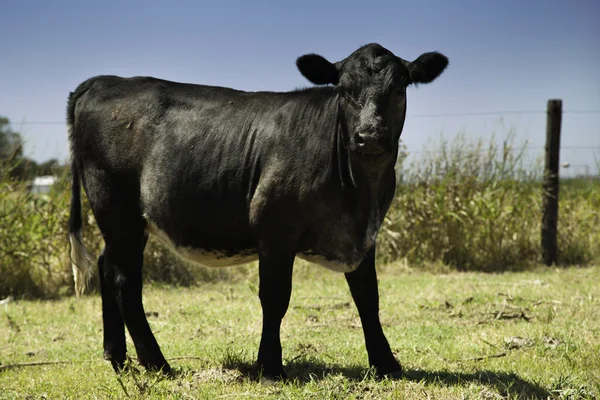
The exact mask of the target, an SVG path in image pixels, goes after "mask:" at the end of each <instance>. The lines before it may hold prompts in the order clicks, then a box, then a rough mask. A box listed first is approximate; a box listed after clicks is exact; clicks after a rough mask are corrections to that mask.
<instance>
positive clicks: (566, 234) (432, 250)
mask: <svg viewBox="0 0 600 400" xmlns="http://www.w3.org/2000/svg"><path fill="white" fill-rule="evenodd" d="M8 170H9V168H7V167H6V166H3V168H0V296H7V295H13V296H18V297H50V296H57V295H61V294H71V293H72V277H71V272H70V261H69V255H68V253H69V244H68V240H67V238H68V232H67V229H68V228H67V227H68V217H69V215H68V213H69V203H70V176H69V175H68V174H67V173H62V174H61V175H60V176H59V180H58V183H57V184H55V185H54V187H53V189H52V191H51V192H50V193H49V194H47V195H34V194H31V193H29V192H28V191H27V190H26V186H25V184H24V183H22V182H15V181H13V180H11V178H10V175H9V174H8V173H7V171H8ZM2 171H3V172H2ZM541 175H542V174H541V165H540V164H539V163H535V162H533V163H532V162H531V161H530V160H529V159H528V158H527V157H526V153H525V152H524V150H523V148H522V146H521V145H517V144H516V143H515V141H514V137H513V136H509V137H508V139H507V140H504V141H502V142H498V141H497V140H495V139H494V138H491V139H489V140H485V141H484V140H474V141H473V140H468V139H466V138H465V137H464V136H459V137H457V138H456V139H455V140H453V141H452V142H447V141H444V140H442V141H441V142H440V144H439V145H437V147H436V148H435V149H434V151H429V152H424V153H423V155H422V156H421V157H419V158H418V159H416V160H415V161H414V162H412V163H408V161H407V158H405V157H401V158H400V159H399V164H398V177H399V182H398V187H397V190H396V197H395V199H394V202H393V204H392V206H391V209H390V211H389V213H388V215H387V217H386V219H385V221H384V224H383V227H382V229H381V232H380V236H379V246H378V253H379V254H378V256H379V259H380V260H381V261H383V262H388V263H392V262H396V261H398V260H403V261H405V262H407V263H408V264H410V265H412V266H415V267H420V266H434V267H436V268H439V267H443V269H445V270H447V269H457V270H478V271H489V272H492V271H493V272H497V271H505V270H513V269H522V268H527V267H528V266H531V265H535V264H538V263H540V262H541V256H540V255H541V250H540V241H541V239H540V231H541V220H542V210H541V201H542V199H541V197H542V196H541V194H542V186H541V179H540V178H541ZM82 200H83V210H84V214H85V215H84V218H83V222H84V227H83V232H84V242H85V244H86V246H87V247H88V249H90V251H91V252H92V253H93V254H94V255H96V256H97V255H98V254H99V253H100V251H101V248H102V246H103V243H102V239H101V235H100V232H99V231H98V228H97V226H96V224H95V220H94V217H93V214H92V212H91V211H90V209H89V206H88V204H87V199H86V197H85V196H82ZM599 210H600V179H591V178H590V179H588V180H583V179H580V180H563V181H562V183H561V190H560V211H559V229H558V232H559V237H558V243H559V262H560V263H561V264H564V265H572V264H586V263H592V262H598V261H600V229H599V228H598V227H599V226H600V214H599ZM144 257H145V259H144V263H145V265H144V277H145V279H146V281H155V282H165V283H168V284H175V285H193V284H196V283H199V282H206V281H216V280H224V279H225V280H231V279H237V278H242V277H243V275H244V274H246V273H247V271H248V270H247V269H239V268H230V269H210V268H203V267H199V266H193V267H192V266H190V265H189V264H187V263H186V262H184V261H183V260H181V259H180V258H178V257H177V256H175V255H173V253H171V252H170V251H169V250H168V249H166V248H165V247H164V246H162V245H161V244H160V243H159V242H157V241H155V240H154V239H152V238H151V239H150V241H149V242H148V245H147V247H146V251H145V254H144ZM94 282H97V279H96V280H95V281H94ZM96 287H97V285H96Z"/></svg>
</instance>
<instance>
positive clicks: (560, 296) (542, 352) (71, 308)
mask: <svg viewBox="0 0 600 400" xmlns="http://www.w3.org/2000/svg"><path fill="white" fill-rule="evenodd" d="M244 274H245V276H246V278H245V280H241V281H239V282H236V283H224V282H220V283H208V284H202V285H200V286H199V287H191V288H173V287H169V286H167V287H165V286H161V287H159V286H156V285H155V286H150V285H149V286H147V287H146V288H145V297H144V301H145V306H146V311H147V312H149V313H151V316H150V317H149V321H150V325H151V326H152V328H153V330H154V332H155V334H156V337H157V339H158V341H159V343H160V344H161V347H162V349H163V352H164V354H165V356H166V357H167V358H168V359H170V360H171V361H170V362H171V365H172V366H173V367H175V369H176V371H177V374H176V376H175V377H174V378H170V379H165V378H163V377H162V376H161V375H157V374H147V373H145V372H143V371H142V370H139V371H138V372H135V370H134V371H132V372H130V373H128V374H125V375H123V376H122V377H120V378H118V377H117V375H115V374H114V373H113V371H112V369H111V367H110V365H109V364H108V363H107V362H105V361H103V360H102V324H101V309H100V306H101V302H100V298H99V297H98V295H97V294H94V295H89V296H85V297H83V298H80V299H75V298H72V297H71V298H63V299H60V300H54V301H13V302H10V303H8V304H6V305H4V306H0V308H1V310H0V313H1V314H2V315H0V362H2V365H3V366H4V368H3V370H1V371H0V398H42V397H43V398H46V397H47V398H124V397H127V396H130V397H132V398H147V397H151V398H186V399H187V398H199V399H215V398H274V399H275V398H277V399H279V398H306V399H322V398H335V399H348V398H361V399H362V398H373V399H379V398H407V399H411V398H414V399H421V398H438V399H450V398H452V399H453V398H547V397H550V398H596V397H598V396H600V339H599V338H600V285H599V284H598V282H600V267H588V268H568V269H554V268H553V269H546V268H539V269H534V270H532V271H529V272H507V273H503V274H483V273H472V272H470V273H450V274H441V275H432V274H427V273H423V272H415V271H414V270H410V269H407V268H402V267H399V266H396V267H394V266H389V267H386V268H384V269H383V271H382V272H381V273H380V293H381V319H382V323H383V325H384V330H385V331H386V334H387V336H388V339H389V341H390V344H391V346H392V349H393V350H394V352H395V354H396V355H397V357H398V359H399V360H400V361H401V363H402V364H403V366H404V368H405V371H406V376H405V377H404V378H403V379H401V380H397V381H393V380H378V379H376V378H375V377H374V375H373V371H370V370H369V369H368V366H367V356H366V351H365V349H364V343H363V336H362V330H361V327H360V321H359V319H358V315H357V312H356V310H355V307H354V305H353V304H352V300H351V298H350V295H349V293H348V290H347V288H346V285H345V281H344V279H343V276H342V275H340V274H334V273H330V272H328V271H326V270H323V269H321V268H319V267H314V266H307V265H304V264H302V265H299V266H298V268H297V269H296V271H295V281H294V291H293V294H292V300H291V304H290V308H289V310H288V313H287V315H286V318H285V320H284V323H283V327H282V342H283V356H284V364H285V365H286V370H287V372H288V375H289V376H290V378H291V381H290V382H288V383H277V384H274V385H265V384H261V383H257V382H255V381H252V380H250V379H249V378H247V375H246V372H247V371H248V369H249V367H250V366H251V365H252V363H253V361H254V359H255V356H256V351H257V346H258V342H259V339H260V329H261V326H260V320H261V317H260V316H261V311H260V305H259V301H258V297H257V278H256V270H255V269H253V268H252V267H248V268H246V271H245V273H244ZM128 344H129V349H130V351H131V352H133V347H132V345H131V342H130V341H129V342H128ZM134 356H135V354H134V353H132V357H134ZM47 361H63V362H65V363H63V364H55V365H37V366H16V367H8V368H7V366H9V365H11V364H20V363H31V362H47ZM0 368H2V367H0ZM44 396H45V397H44Z"/></svg>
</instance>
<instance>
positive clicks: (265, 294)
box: [257, 254, 294, 379]
mask: <svg viewBox="0 0 600 400" xmlns="http://www.w3.org/2000/svg"><path fill="white" fill-rule="evenodd" d="M293 266H294V255H290V256H280V255H273V254H261V255H260V256H259V267H258V268H259V278H260V284H259V293H258V296H259V298H260V304H261V306H262V311H263V324H262V336H261V339H260V347H259V350H258V362H257V364H258V365H257V366H258V369H259V372H260V373H261V374H262V376H263V377H265V378H269V379H285V378H286V375H285V372H284V370H283V364H282V359H281V339H280V336H279V333H280V329H281V320H282V319H283V317H284V316H285V313H286V311H287V308H288V305H289V303H290V296H291V294H292V270H293Z"/></svg>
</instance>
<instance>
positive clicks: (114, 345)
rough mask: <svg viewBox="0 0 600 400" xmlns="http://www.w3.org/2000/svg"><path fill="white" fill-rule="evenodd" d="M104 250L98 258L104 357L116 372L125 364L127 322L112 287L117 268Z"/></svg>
mask: <svg viewBox="0 0 600 400" xmlns="http://www.w3.org/2000/svg"><path fill="white" fill-rule="evenodd" d="M147 240H148V235H147V234H146V235H145V239H144V244H143V247H145V245H146V242H147ZM142 250H143V249H142ZM104 252H105V250H102V254H101V255H100V257H99V258H98V272H99V277H100V293H101V295H102V323H103V330H104V359H106V360H108V361H110V363H111V365H112V367H113V369H114V370H115V372H120V371H122V370H123V367H124V365H125V358H126V354H127V346H126V344H125V322H124V321H123V318H122V317H121V311H120V309H119V304H118V303H117V301H116V298H115V293H114V292H113V289H112V286H113V285H112V283H113V282H114V281H115V270H114V267H113V265H112V264H111V263H108V262H105V258H104Z"/></svg>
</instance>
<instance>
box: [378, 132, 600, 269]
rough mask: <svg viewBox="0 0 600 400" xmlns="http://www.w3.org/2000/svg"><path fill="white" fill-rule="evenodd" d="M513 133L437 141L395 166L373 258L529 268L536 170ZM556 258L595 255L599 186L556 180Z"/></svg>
mask: <svg viewBox="0 0 600 400" xmlns="http://www.w3.org/2000/svg"><path fill="white" fill-rule="evenodd" d="M526 156H527V154H526V146H525V144H520V145H519V144H516V143H515V139H514V135H509V136H508V138H507V139H506V140H504V141H502V142H501V143H498V141H496V140H495V138H494V137H492V138H490V139H488V140H483V139H478V140H471V141H469V140H467V139H466V138H465V137H464V136H458V137H457V138H456V139H454V141H452V142H447V141H444V140H442V141H441V142H440V145H439V147H438V148H437V149H436V150H435V151H433V152H424V156H423V157H421V158H420V159H419V160H417V161H416V162H413V163H412V164H409V165H404V164H400V165H399V166H398V175H399V177H400V184H399V185H398V188H397V193H396V197H395V199H394V202H393V204H392V206H391V209H390V212H389V213H388V215H387V217H386V219H385V222H384V225H383V227H382V231H381V234H380V243H381V245H380V254H379V255H380V257H381V258H383V259H384V260H386V261H389V262H391V261H395V260H398V259H404V260H405V261H406V262H408V263H409V264H412V265H421V264H429V265H438V266H439V265H440V264H441V265H444V266H446V267H449V268H453V269H458V270H480V271H489V272H492V271H493V272H497V271H505V270H511V269H518V268H524V267H527V266H530V265H533V264H537V263H539V262H540V261H541V259H540V254H541V251H540V241H541V236H540V235H541V233H540V232H541V220H542V208H541V206H542V196H541V194H542V186H541V176H542V165H541V164H540V163H539V162H535V161H532V160H530V159H529V158H527V157H526ZM559 201H560V217H559V230H558V232H559V237H558V241H559V248H560V250H559V252H560V253H559V260H560V263H561V264H565V265H567V264H584V263H588V262H591V261H593V260H597V259H598V258H599V256H600V230H599V229H598V226H600V225H599V224H600V214H599V210H600V207H599V205H600V181H599V180H597V179H596V180H593V179H590V180H588V181H585V182H583V181H563V186H562V188H561V191H560V199H559Z"/></svg>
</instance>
